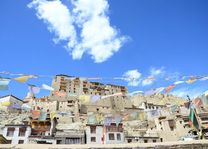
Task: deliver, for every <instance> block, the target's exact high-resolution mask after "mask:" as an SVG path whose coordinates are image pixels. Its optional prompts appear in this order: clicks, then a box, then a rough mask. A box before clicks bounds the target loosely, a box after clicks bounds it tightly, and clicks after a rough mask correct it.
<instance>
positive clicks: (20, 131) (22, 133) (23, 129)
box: [19, 128, 26, 136]
mask: <svg viewBox="0 0 208 149" xmlns="http://www.w3.org/2000/svg"><path fill="white" fill-rule="evenodd" d="M25 132H26V128H19V136H25Z"/></svg>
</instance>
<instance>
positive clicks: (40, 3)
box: [28, 0, 77, 48]
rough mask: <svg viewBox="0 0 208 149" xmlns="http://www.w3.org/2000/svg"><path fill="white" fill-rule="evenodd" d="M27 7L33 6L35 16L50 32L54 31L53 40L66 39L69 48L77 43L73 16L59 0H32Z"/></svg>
mask: <svg viewBox="0 0 208 149" xmlns="http://www.w3.org/2000/svg"><path fill="white" fill-rule="evenodd" d="M28 7H29V8H35V9H36V11H37V13H36V15H37V17H38V18H39V19H40V20H43V21H44V22H45V23H46V24H47V25H48V29H49V31H50V32H53V33H55V36H56V37H55V39H54V41H55V42H58V41H61V40H64V41H67V42H68V45H69V47H71V48H72V47H74V46H75V45H76V44H77V43H76V42H77V39H76V36H77V35H76V30H75V28H74V26H73V21H74V20H73V17H72V15H71V13H70V11H69V10H68V8H67V7H66V6H65V5H64V4H63V3H61V1H59V0H55V1H47V0H33V1H32V2H31V3H30V4H28Z"/></svg>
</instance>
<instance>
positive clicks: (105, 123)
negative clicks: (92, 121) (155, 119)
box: [104, 117, 112, 126]
mask: <svg viewBox="0 0 208 149" xmlns="http://www.w3.org/2000/svg"><path fill="white" fill-rule="evenodd" d="M111 123H112V117H105V119H104V126H110V125H111Z"/></svg>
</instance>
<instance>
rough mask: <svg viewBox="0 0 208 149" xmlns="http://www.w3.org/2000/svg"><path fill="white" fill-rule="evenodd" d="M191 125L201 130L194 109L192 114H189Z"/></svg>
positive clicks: (191, 111)
mask: <svg viewBox="0 0 208 149" xmlns="http://www.w3.org/2000/svg"><path fill="white" fill-rule="evenodd" d="M189 123H190V125H191V126H193V127H194V128H195V129H199V122H198V120H197V117H196V112H195V109H194V108H191V110H190V114H189Z"/></svg>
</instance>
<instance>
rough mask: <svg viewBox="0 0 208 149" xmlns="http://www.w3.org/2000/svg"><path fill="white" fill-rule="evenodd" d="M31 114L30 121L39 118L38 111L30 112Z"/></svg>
mask: <svg viewBox="0 0 208 149" xmlns="http://www.w3.org/2000/svg"><path fill="white" fill-rule="evenodd" d="M31 114H32V119H38V118H39V116H40V111H39V110H32V111H31Z"/></svg>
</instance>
